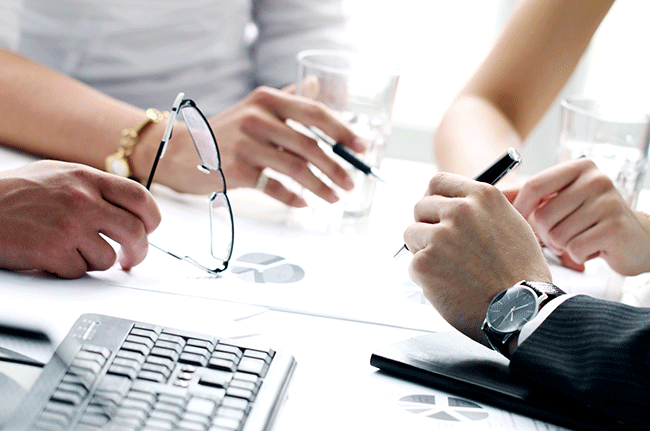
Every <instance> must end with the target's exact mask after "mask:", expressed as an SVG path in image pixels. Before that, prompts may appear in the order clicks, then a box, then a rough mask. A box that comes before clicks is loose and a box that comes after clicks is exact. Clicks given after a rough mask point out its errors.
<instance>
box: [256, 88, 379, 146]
mask: <svg viewBox="0 0 650 431" xmlns="http://www.w3.org/2000/svg"><path fill="white" fill-rule="evenodd" d="M273 95H274V101H273V103H269V104H268V105H267V108H268V109H270V110H271V111H272V112H273V113H274V114H275V115H277V116H278V117H280V118H282V119H285V120H286V119H288V118H290V119H292V120H295V121H298V122H299V123H302V124H304V125H305V126H316V127H318V128H319V129H320V130H322V131H323V132H325V133H326V134H327V135H329V136H330V137H332V138H333V139H334V140H335V141H336V142H340V143H341V144H343V145H345V146H346V147H348V148H350V149H351V150H353V151H356V152H363V151H365V150H366V144H365V143H364V142H363V140H362V139H361V138H359V137H358V136H357V135H356V134H355V133H354V132H353V131H352V129H350V127H348V126H347V125H346V124H345V123H344V122H343V121H342V120H340V119H339V118H338V117H337V116H336V115H335V114H334V111H332V110H331V109H330V108H328V107H327V106H326V105H324V104H323V103H321V102H316V101H313V100H311V99H308V98H307V97H303V96H297V95H292V94H290V93H287V92H283V91H279V90H276V91H275V92H273Z"/></svg>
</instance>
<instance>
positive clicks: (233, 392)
mask: <svg viewBox="0 0 650 431" xmlns="http://www.w3.org/2000/svg"><path fill="white" fill-rule="evenodd" d="M226 395H228V396H231V397H237V398H243V399H245V400H247V401H253V400H254V399H255V394H254V393H253V391H251V390H249V389H242V388H236V387H234V386H229V387H228V389H226Z"/></svg>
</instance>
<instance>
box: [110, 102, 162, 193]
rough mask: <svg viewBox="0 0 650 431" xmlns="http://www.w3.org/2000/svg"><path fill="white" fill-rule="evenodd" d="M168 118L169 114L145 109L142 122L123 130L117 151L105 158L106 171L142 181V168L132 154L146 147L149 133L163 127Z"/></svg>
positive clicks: (150, 134)
mask: <svg viewBox="0 0 650 431" xmlns="http://www.w3.org/2000/svg"><path fill="white" fill-rule="evenodd" d="M168 116H169V114H168V113H167V112H160V111H158V110H156V109H153V108H152V109H147V111H146V112H145V118H144V120H142V121H141V122H140V123H139V124H138V125H137V126H135V127H129V128H125V129H123V130H122V133H121V138H120V141H119V147H118V148H117V151H116V152H114V153H111V154H110V155H108V157H106V160H105V169H106V171H107V172H109V173H113V174H116V175H119V176H122V177H129V178H132V179H136V180H138V181H142V179H143V173H144V172H145V171H144V169H142V168H143V167H144V166H143V164H141V163H139V160H138V159H137V156H135V160H138V163H136V162H135V161H134V153H135V152H136V150H138V149H139V148H140V147H143V148H144V147H148V145H147V144H146V143H145V141H146V142H150V141H151V139H147V137H150V136H152V135H153V134H152V133H150V132H151V131H152V129H155V128H156V126H158V125H163V126H164V123H166V121H165V120H166V119H167V118H168ZM138 153H139V151H138Z"/></svg>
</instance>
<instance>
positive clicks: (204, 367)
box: [3, 314, 296, 431]
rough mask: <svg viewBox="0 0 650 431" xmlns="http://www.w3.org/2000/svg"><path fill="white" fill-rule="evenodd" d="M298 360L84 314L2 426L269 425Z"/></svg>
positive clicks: (217, 430)
mask: <svg viewBox="0 0 650 431" xmlns="http://www.w3.org/2000/svg"><path fill="white" fill-rule="evenodd" d="M295 364H296V363H295V360H294V358H293V357H292V356H290V355H287V354H283V353H282V352H276V351H274V350H272V349H268V348H266V347H262V346H256V345H253V344H251V345H248V344H246V343H242V342H241V341H234V340H227V339H218V338H216V337H211V336H205V335H199V334H195V333H191V332H187V331H182V330H175V329H170V328H165V327H162V326H157V325H151V324H147V323H141V322H134V321H130V320H125V319H119V318H116V317H109V316H104V315H97V314H84V315H82V316H81V317H80V318H79V319H78V320H77V322H76V323H75V325H74V326H73V327H72V329H71V330H70V332H69V333H68V334H67V336H66V337H65V339H64V340H63V342H62V343H61V344H60V345H59V347H58V348H57V351H56V353H55V354H54V356H53V357H52V359H51V360H50V361H49V362H48V363H47V364H46V366H45V367H44V368H43V371H42V373H41V375H40V376H39V378H38V380H37V381H36V382H35V384H34V385H33V387H32V388H31V390H30V392H29V393H28V395H27V396H26V397H25V399H24V401H23V402H22V403H21V406H20V408H19V409H18V411H17V412H16V414H15V415H14V417H13V418H12V420H11V422H10V423H9V424H8V425H7V426H6V427H5V428H3V430H4V429H6V430H98V429H101V430H139V431H140V430H141V431H149V430H156V431H159V430H179V431H180V430H187V431H198V430H209V431H225V430H228V431H232V430H242V431H253V430H269V429H271V428H272V426H273V425H274V423H275V419H276V417H277V415H278V413H279V410H280V408H281V406H282V404H283V402H284V400H285V397H286V391H287V387H288V384H289V381H290V379H291V376H292V374H293V370H294V368H295Z"/></svg>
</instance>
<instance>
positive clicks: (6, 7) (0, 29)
mask: <svg viewBox="0 0 650 431" xmlns="http://www.w3.org/2000/svg"><path fill="white" fill-rule="evenodd" d="M22 10H23V0H3V1H2V2H0V48H6V49H10V50H12V51H15V50H16V49H17V48H18V41H19V40H20V17H21V14H22Z"/></svg>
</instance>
